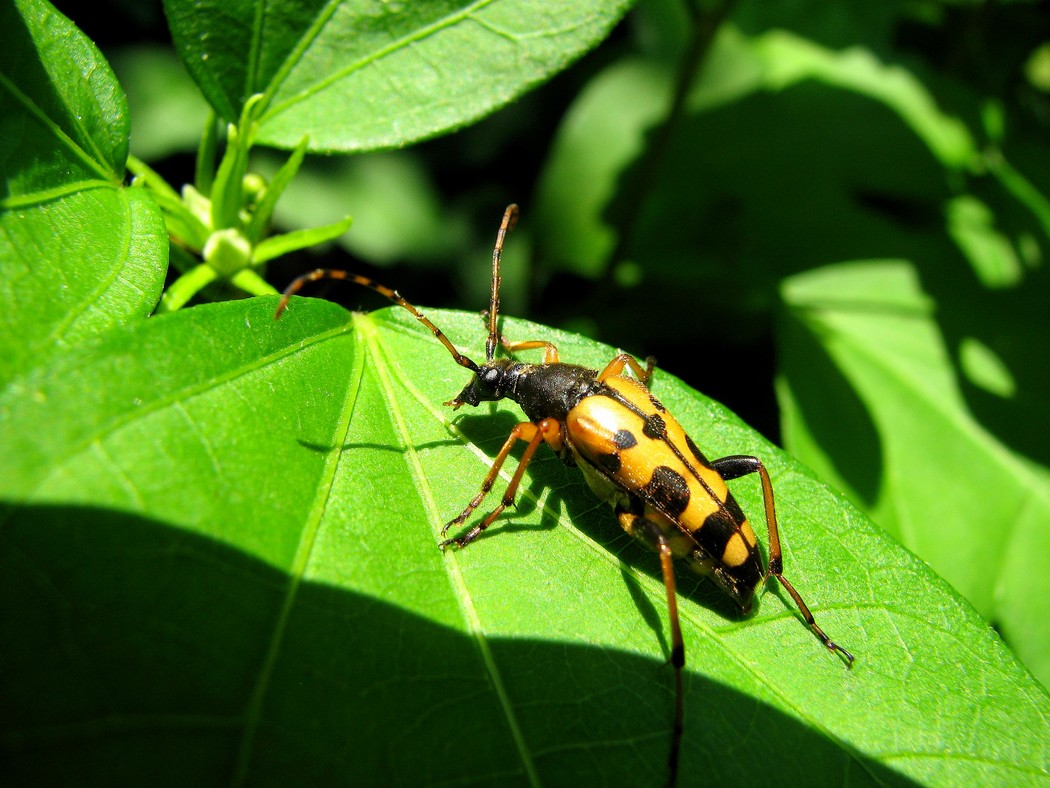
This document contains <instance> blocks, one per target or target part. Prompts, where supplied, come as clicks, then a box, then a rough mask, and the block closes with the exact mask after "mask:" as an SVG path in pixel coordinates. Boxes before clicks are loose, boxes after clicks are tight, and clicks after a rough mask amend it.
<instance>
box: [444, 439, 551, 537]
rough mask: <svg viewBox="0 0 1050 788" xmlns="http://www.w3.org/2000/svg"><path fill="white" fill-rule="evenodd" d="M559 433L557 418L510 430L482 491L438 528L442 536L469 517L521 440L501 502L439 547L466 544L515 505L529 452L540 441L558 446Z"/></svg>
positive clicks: (530, 456)
mask: <svg viewBox="0 0 1050 788" xmlns="http://www.w3.org/2000/svg"><path fill="white" fill-rule="evenodd" d="M560 436H561V424H560V422H558V421H557V419H543V420H542V421H540V422H538V423H537V424H533V423H532V422H528V421H523V422H522V423H521V424H518V425H516V426H515V427H514V429H513V430H511V432H510V435H509V436H507V440H506V442H504V444H503V448H501V449H500V450H499V454H497V455H496V460H495V461H494V462H493V463H492V467H491V468H490V469H489V472H488V474H486V476H485V481H483V482H482V483H481V490H480V491H479V492H478V494H477V495H475V496H474V498H473V500H472V501H471V502H470V503H468V504H467V507H466V508H465V509H464V510H463V511H462V512H461V513H460V515H459V516H458V517H456V518H455V519H454V520H452V521H450V522H448V523H446V524H445V526H444V527H443V528H442V529H441V535H442V536H444V535H445V534H446V533H448V531H449V529H450V528H455V527H456V526H459V525H462V524H463V523H465V522H466V521H467V518H469V517H470V516H471V515H472V514H473V513H474V510H475V509H477V508H478V506H480V505H481V502H482V501H483V500H485V496H486V495H488V493H489V490H491V489H492V485H493V484H495V483H496V477H497V476H499V472H500V468H502V467H503V463H504V462H505V461H506V459H507V457H508V456H509V455H510V451H511V449H513V448H514V444H515V443H517V442H518V441H520V440H521V441H528V446H526V447H525V453H524V454H522V455H521V460H520V461H519V462H518V467H517V469H516V470H515V471H514V476H512V477H511V480H510V484H508V485H507V491H506V492H505V493H503V500H501V501H500V504H499V506H497V507H496V508H495V509H493V510H492V511H491V512H489V513H488V514H487V515H485V517H484V519H483V520H482V521H481V522H480V523H478V524H477V525H475V526H474V527H473V528H471V529H470V530H469V531H467V532H466V533H465V534H463V535H462V536H457V537H455V538H453V539H446V540H445V541H443V542H441V544H440V545H438V546H439V547H440V548H441V549H442V550H444V549H445V548H446V547H448V546H449V545H452V544H454V545H456V546H457V547H466V546H467V545H468V544H470V543H471V542H473V541H474V540H475V539H477V538H478V537H479V536H481V532H482V531H484V530H485V529H486V528H488V527H489V526H490V525H492V523H494V522H495V521H496V518H497V517H499V516H500V515H501V514H503V510H504V509H506V508H507V507H508V506H512V505H513V504H514V496H515V495H516V494H517V492H518V485H519V484H521V477H522V476H523V475H524V473H525V469H526V468H528V467H529V463H530V462H531V461H532V455H533V454H535V453H536V449H538V448H539V447H540V444H541V443H543V442H544V441H547V442H548V443H551V444H552V445H555V446H557V445H558V444H559V443H560V440H561V437H560Z"/></svg>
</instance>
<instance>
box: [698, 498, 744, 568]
mask: <svg viewBox="0 0 1050 788" xmlns="http://www.w3.org/2000/svg"><path fill="white" fill-rule="evenodd" d="M736 532H737V524H736V523H735V522H734V521H733V517H732V515H731V514H729V512H727V511H726V510H725V509H724V508H721V507H719V508H718V509H715V511H713V512H711V514H709V515H707V519H706V520H704V524H703V525H702V526H701V527H700V530H699V531H694V532H693V538H694V539H696V541H697V543H698V544H699V545H700V546H701V547H703V548H704V549H705V550H707V552H708V553H710V554H711V555H712V556H716V557H717V559H718V560H721V558H722V554H723V553H724V552H725V551H726V545H727V544H729V540H730V538H731V537H732V536H733V534H735V533H736Z"/></svg>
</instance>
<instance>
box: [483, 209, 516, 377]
mask: <svg viewBox="0 0 1050 788" xmlns="http://www.w3.org/2000/svg"><path fill="white" fill-rule="evenodd" d="M517 223H518V206H517V205H515V204H514V203H511V204H510V205H508V206H507V210H506V211H504V212H503V221H502V222H500V226H499V233H497V234H496V246H495V247H493V249H492V294H491V296H490V297H489V338H488V339H487V340H485V361H492V359H493V357H495V355H496V345H497V344H498V343H499V329H498V328H496V321H497V320H498V319H499V284H500V277H499V263H500V258H501V257H502V256H503V242H504V241H505V240H506V238H507V233H509V232H510V231H511V230H513V229H514V225H515V224H517Z"/></svg>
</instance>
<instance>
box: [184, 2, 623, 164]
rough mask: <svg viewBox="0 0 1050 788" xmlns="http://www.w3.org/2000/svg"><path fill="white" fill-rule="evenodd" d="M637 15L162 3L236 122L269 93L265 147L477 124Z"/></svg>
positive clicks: (487, 5)
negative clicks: (251, 102)
mask: <svg viewBox="0 0 1050 788" xmlns="http://www.w3.org/2000/svg"><path fill="white" fill-rule="evenodd" d="M629 5H630V3H629V2H628V1H627V0H588V1H587V2H583V3H573V4H571V5H558V6H553V5H550V4H549V3H542V2H536V0H488V1H486V0H481V1H480V2H474V3H467V4H464V3H450V2H431V3H400V4H396V3H394V4H382V5H381V6H377V5H375V4H373V3H365V2H361V0H347V1H346V2H339V3H326V4H318V3H314V4H302V3H299V4H295V3H290V2H272V3H267V4H266V5H265V6H257V4H255V3H251V2H247V0H237V1H236V2H232V3H231V2H227V0H221V1H220V0H166V2H165V4H164V6H165V10H166V12H167V16H168V20H169V24H170V25H171V31H172V36H173V38H174V39H175V44H176V47H177V49H178V51H179V54H180V56H181V57H182V60H183V62H184V63H185V64H186V67H187V68H188V69H189V71H190V73H191V74H192V75H193V77H194V79H196V81H197V83H198V84H199V85H200V87H201V90H202V91H203V92H204V95H205V96H206V97H207V98H208V100H209V101H210V102H211V104H212V106H213V107H214V108H215V110H216V112H218V114H219V115H220V116H222V117H223V118H225V119H226V120H227V121H234V120H236V119H237V118H238V116H239V115H240V112H241V106H242V104H243V102H244V101H245V99H247V97H248V96H250V95H252V94H254V93H262V94H264V95H265V97H266V98H265V100H264V105H265V110H264V112H263V114H262V116H261V117H260V129H259V136H258V141H259V142H261V143H264V144H269V145H275V146H278V147H284V148H294V147H295V145H296V144H297V143H298V142H299V140H300V139H301V138H302V136H303V135H304V134H309V135H310V145H311V150H315V151H337V150H338V151H358V150H373V149H376V148H389V147H399V146H402V145H405V144H408V143H410V142H414V141H416V140H419V139H422V138H424V137H430V136H433V135H435V134H439V133H442V132H445V131H449V130H451V129H454V128H458V127H460V126H463V125H465V124H467V123H470V122H471V121H474V120H476V119H478V118H480V117H482V116H484V115H486V114H488V113H489V112H492V111H493V110H494V109H496V108H498V107H500V106H502V105H504V104H506V103H508V102H509V101H511V100H512V99H513V98H515V97H516V96H519V95H521V94H522V93H524V92H525V91H527V90H528V89H530V88H532V87H534V86H535V85H537V84H538V83H540V82H542V81H544V80H546V79H548V78H549V77H550V76H552V75H553V74H554V73H556V72H557V71H559V70H561V69H562V68H564V67H566V66H567V65H568V64H569V63H570V62H572V61H573V60H575V59H576V58H578V57H579V56H580V55H582V54H583V53H584V52H585V51H587V50H588V49H590V48H591V47H593V46H594V45H595V44H597V43H598V42H599V41H600V40H601V39H602V38H604V37H605V36H606V35H607V34H608V32H609V30H610V29H611V28H612V26H613V25H614V24H615V23H616V22H617V21H618V20H619V19H620V17H621V16H622V15H623V14H624V12H625V11H626V10H627V8H628V6H629Z"/></svg>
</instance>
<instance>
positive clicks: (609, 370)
mask: <svg viewBox="0 0 1050 788" xmlns="http://www.w3.org/2000/svg"><path fill="white" fill-rule="evenodd" d="M655 366H656V359H655V358H653V357H652V356H649V357H648V358H647V359H646V360H645V369H642V365H641V364H639V363H638V360H637V359H636V358H635V357H634V356H632V355H631V354H630V353H618V354H617V355H616V358H614V359H613V360H612V361H610V362H609V363H608V364H607V365H606V367H605V369H603V370H602V371H601V372H600V373H598V382H599V383H604V382H605V380H606V379H607V378H611V377H613V376H614V375H619V374H620V373H621V372H623V368H624V367H630V368H631V372H633V373H634V375H635V377H636V378H638V380H640V381H641V382H642V383H644V384H645V385H646V386H648V385H649V378H651V377H652V376H653V368H654V367H655Z"/></svg>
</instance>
